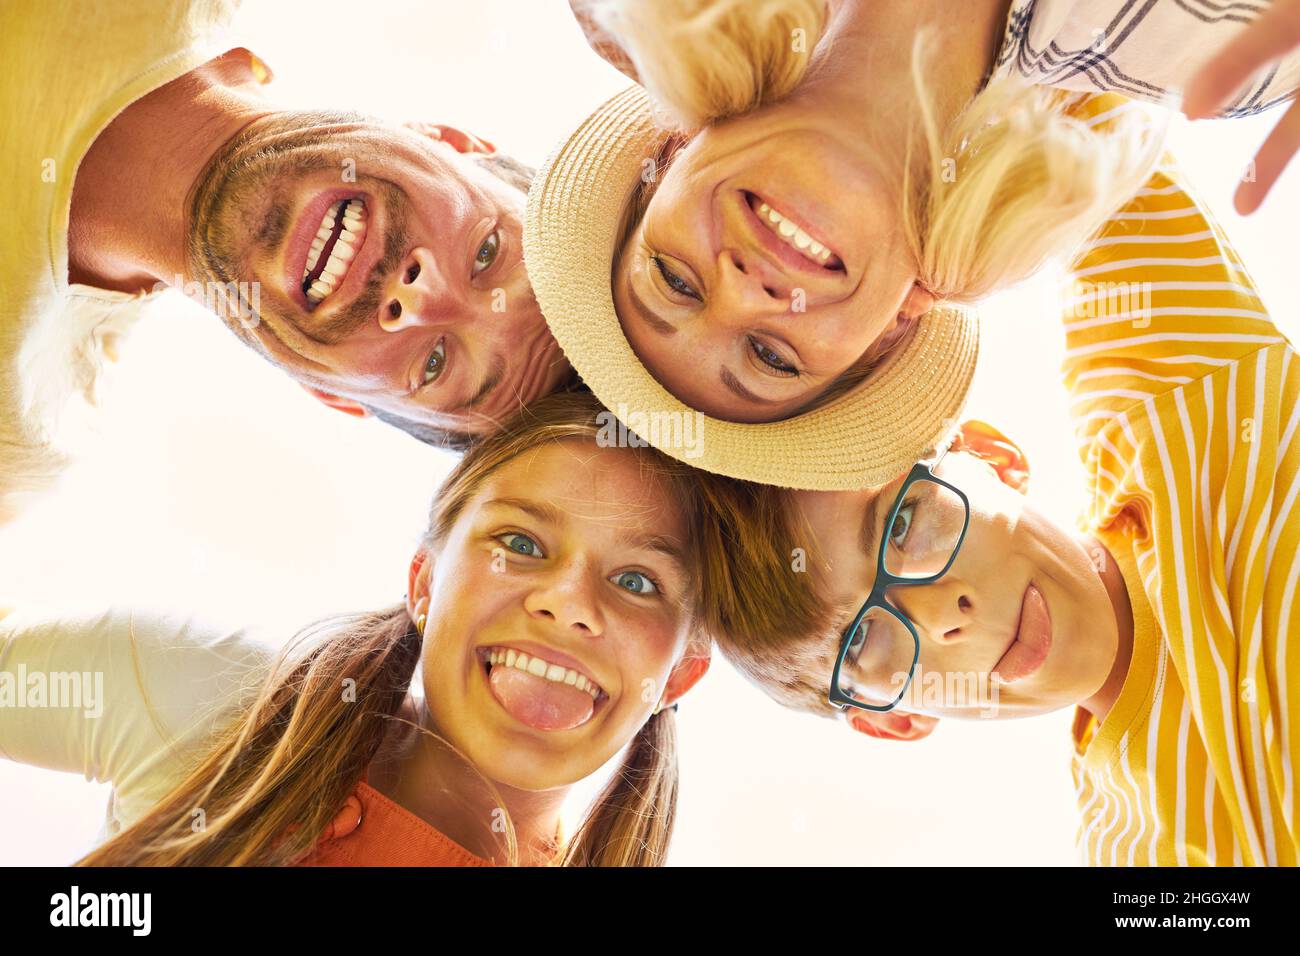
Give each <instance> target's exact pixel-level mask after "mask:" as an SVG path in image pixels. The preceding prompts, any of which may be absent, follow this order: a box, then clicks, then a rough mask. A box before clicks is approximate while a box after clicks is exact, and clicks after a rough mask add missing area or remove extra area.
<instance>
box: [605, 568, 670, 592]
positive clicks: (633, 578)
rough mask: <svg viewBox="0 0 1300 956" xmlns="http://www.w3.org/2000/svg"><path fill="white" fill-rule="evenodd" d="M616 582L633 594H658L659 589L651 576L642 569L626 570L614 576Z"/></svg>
mask: <svg viewBox="0 0 1300 956" xmlns="http://www.w3.org/2000/svg"><path fill="white" fill-rule="evenodd" d="M614 582H615V583H616V584H617V585H618V586H619V587H621V588H622V589H623V590H625V591H630V592H632V593H633V594H656V593H658V591H659V588H658V587H656V586H655V583H654V582H653V581H651V580H650V578H649V576H647V575H645V574H642V573H641V572H640V571H624V572H623V573H622V574H619V575H616V576H615V577H614Z"/></svg>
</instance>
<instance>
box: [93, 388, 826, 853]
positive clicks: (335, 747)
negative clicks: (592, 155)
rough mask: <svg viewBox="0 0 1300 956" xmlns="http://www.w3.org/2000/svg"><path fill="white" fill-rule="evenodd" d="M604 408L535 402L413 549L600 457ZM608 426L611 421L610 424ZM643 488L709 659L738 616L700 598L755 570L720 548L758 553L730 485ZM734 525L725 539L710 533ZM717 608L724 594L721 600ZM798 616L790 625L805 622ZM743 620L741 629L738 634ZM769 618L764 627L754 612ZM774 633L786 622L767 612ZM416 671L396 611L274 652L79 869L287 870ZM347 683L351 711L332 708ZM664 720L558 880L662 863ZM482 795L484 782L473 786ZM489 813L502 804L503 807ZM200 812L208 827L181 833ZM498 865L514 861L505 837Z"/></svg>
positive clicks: (631, 756)
mask: <svg viewBox="0 0 1300 956" xmlns="http://www.w3.org/2000/svg"><path fill="white" fill-rule="evenodd" d="M601 412H602V409H601V407H600V405H599V404H598V403H597V402H596V401H595V400H594V399H593V398H592V397H591V396H590V394H586V393H559V394H555V395H550V396H547V397H545V398H542V399H539V400H538V401H537V402H535V403H533V404H532V405H530V406H529V407H528V408H527V409H525V410H524V411H523V412H522V413H521V414H520V415H519V416H518V417H517V418H516V419H515V420H513V421H512V422H511V423H510V424H508V425H507V426H506V427H505V428H504V429H503V430H502V431H500V432H498V433H496V434H494V435H491V436H489V437H486V438H483V439H481V440H480V441H478V442H477V443H476V444H475V445H474V446H473V447H472V448H471V450H470V451H469V452H468V453H467V454H466V456H465V457H464V458H463V459H462V460H461V461H460V463H459V464H458V465H457V466H456V468H455V469H454V470H453V471H452V472H451V474H450V476H449V477H448V478H447V480H446V482H445V483H444V485H443V487H442V489H441V490H440V492H439V494H438V496H437V497H436V498H435V500H434V504H433V507H432V509H431V515H430V521H429V526H428V530H427V532H426V534H425V536H424V540H423V544H424V546H426V547H432V546H436V545H437V544H439V543H440V542H441V541H444V540H445V539H446V538H447V537H448V535H449V534H450V533H451V530H452V527H453V526H454V524H455V522H456V520H457V518H458V517H459V515H460V514H461V513H462V512H463V511H464V509H465V507H466V506H467V505H468V504H469V502H470V501H471V500H472V499H473V496H474V495H475V493H476V492H477V490H478V489H479V488H480V487H481V485H482V484H483V483H484V481H485V480H486V479H487V478H489V477H490V476H491V475H492V474H493V473H494V472H495V471H496V470H497V469H499V468H501V467H502V466H503V465H505V464H506V463H508V462H509V461H511V460H513V459H514V458H515V457H516V456H518V455H520V454H523V453H525V452H527V451H529V450H530V449H534V448H538V447H540V446H543V445H545V444H546V443H548V442H553V441H559V440H563V439H567V438H582V439H586V440H589V441H595V440H597V438H598V434H599V430H600V427H601V426H600V415H601ZM606 414H607V413H606ZM636 453H637V454H638V455H639V456H640V458H641V461H642V463H643V468H644V469H646V473H647V474H650V475H652V476H654V477H655V478H656V479H658V480H662V481H664V482H665V483H666V485H667V488H668V494H669V495H670V498H671V499H672V500H674V501H675V502H676V503H677V504H678V506H679V507H680V509H681V513H682V515H683V517H684V519H685V523H686V527H687V530H688V534H687V539H688V540H687V541H686V542H684V544H685V546H686V548H687V552H688V554H687V560H688V566H689V567H688V572H689V573H690V575H691V580H692V583H693V585H694V587H693V589H692V591H691V593H690V594H689V595H688V596H687V598H686V600H685V602H684V603H685V604H686V605H687V612H688V614H689V615H690V621H691V626H692V629H693V630H692V634H693V640H694V641H698V642H704V643H705V646H706V647H707V641H708V640H709V632H708V631H707V630H706V624H705V622H709V621H715V622H716V621H719V620H723V619H725V620H732V619H733V618H734V617H735V616H736V614H737V612H736V611H735V610H734V609H733V608H732V607H731V605H730V604H729V603H727V602H724V609H723V610H718V609H713V608H710V607H709V606H708V605H709V601H708V599H707V598H706V595H707V594H708V593H709V592H710V591H713V590H714V589H716V588H721V587H726V588H732V587H735V586H736V585H737V584H738V583H739V579H740V578H741V577H743V575H745V574H747V573H750V572H751V571H752V568H747V567H745V566H744V562H743V559H742V562H741V566H740V568H739V569H738V570H737V569H733V567H732V564H731V561H730V559H729V556H728V554H727V553H726V550H725V549H726V548H727V547H729V546H730V543H731V541H732V536H733V535H739V536H740V538H742V539H745V540H754V539H756V538H757V536H758V535H759V534H760V533H761V530H762V529H761V528H758V527H757V526H746V524H745V522H746V521H747V514H748V512H747V511H746V509H745V507H744V503H743V502H740V503H738V504H735V505H732V504H729V502H730V500H731V497H732V491H731V489H732V487H733V486H732V485H731V484H730V483H729V482H727V481H726V480H725V479H720V478H718V477H717V476H712V475H707V474H704V473H700V472H696V471H694V470H693V469H691V468H689V467H688V466H686V465H683V464H681V463H679V462H677V461H675V460H673V459H671V458H669V457H667V456H665V455H663V454H661V453H659V452H657V451H655V450H654V449H652V448H638V449H637V451H636ZM720 516H721V517H723V518H725V520H726V521H728V522H731V524H729V525H728V527H726V528H722V527H720V522H719V517H720ZM727 599H728V602H729V601H730V599H731V594H730V592H728V594H727ZM812 600H813V598H812V595H811V594H808V595H804V596H803V597H802V601H803V603H802V604H801V603H800V601H799V600H796V601H795V602H794V604H793V605H791V607H790V609H789V611H788V612H787V613H788V614H789V615H790V617H789V618H788V619H785V620H783V621H781V622H780V623H779V625H778V626H780V627H782V628H784V629H786V630H789V629H791V628H793V627H794V626H795V621H796V620H797V617H796V615H799V614H802V613H804V612H805V611H806V609H807V608H810V607H811V606H812ZM746 613H747V612H740V614H739V617H740V621H741V623H742V624H743V623H744V622H745V621H746V620H747V619H746V617H745V614H746ZM764 613H765V614H766V613H767V612H764ZM776 613H777V616H778V617H779V615H780V613H782V612H781V609H780V608H778V609H777V612H776ZM420 656H421V635H420V633H419V631H418V630H417V629H416V627H415V625H414V624H413V623H412V622H411V619H410V617H409V616H408V614H407V610H406V607H405V605H403V604H397V605H393V606H391V607H389V608H386V609H383V610H380V611H375V612H371V613H367V614H358V615H350V616H344V617H339V618H334V619H330V620H327V621H325V622H322V623H319V624H317V625H314V626H312V627H309V628H307V629H305V630H304V631H302V632H300V633H299V635H297V637H296V638H295V639H294V640H293V641H292V642H291V644H290V646H289V647H287V648H286V649H285V650H284V651H282V652H281V654H280V656H279V658H278V659H277V660H276V662H275V665H274V666H273V667H272V668H271V670H270V673H268V675H267V677H266V680H265V682H264V683H263V685H262V687H261V689H260V691H259V692H258V695H257V698H256V700H255V701H254V703H253V704H252V706H251V707H249V708H248V709H247V710H246V711H244V712H242V713H241V714H240V715H239V716H237V717H236V718H235V719H234V721H233V722H232V724H231V725H230V726H228V727H227V728H225V729H224V730H223V731H222V732H220V733H219V734H218V735H217V737H216V739H215V742H214V744H213V746H212V748H211V750H209V751H208V752H207V753H206V754H205V755H203V756H202V757H201V758H199V759H198V761H197V763H196V765H195V766H193V767H192V768H191V769H189V771H188V773H187V774H186V776H185V778H184V779H183V780H182V781H181V782H180V783H179V784H178V785H177V786H176V787H175V788H174V789H173V790H172V791H171V792H169V793H168V794H166V795H165V796H164V797H163V798H162V799H161V800H160V801H159V802H158V803H157V804H156V805H155V806H154V807H153V808H152V809H151V810H150V811H149V812H148V813H146V814H145V815H144V816H143V817H142V818H141V819H140V820H138V821H137V822H136V823H134V824H133V825H132V826H130V827H128V828H127V829H125V830H123V831H122V832H121V833H119V834H117V835H116V836H114V837H113V838H111V839H110V840H108V841H107V842H105V843H104V844H102V845H101V846H100V847H98V848H96V849H95V850H94V851H93V852H91V853H89V854H88V855H87V856H86V857H85V858H83V859H82V860H81V861H80V863H81V864H82V865H87V866H90V865H94V866H142V865H154V866H187V865H204V866H239V865H288V864H292V863H295V862H300V861H301V860H303V859H304V858H305V857H306V855H307V854H309V853H310V852H311V851H312V849H313V848H314V847H315V845H316V843H317V842H318V840H319V839H320V837H321V835H322V834H323V833H324V832H325V829H326V827H327V826H328V825H329V824H330V822H331V821H332V820H333V818H334V817H335V815H336V814H337V813H338V810H339V808H340V807H341V806H342V805H343V804H344V802H345V801H346V799H347V797H348V796H349V794H350V793H351V792H352V790H353V788H354V787H355V786H356V785H357V783H358V782H359V781H360V780H361V778H362V774H363V773H364V772H365V768H366V767H367V765H368V764H369V763H370V761H371V760H372V759H373V758H374V756H375V755H376V753H377V752H378V751H379V748H380V745H381V744H382V742H383V738H384V734H385V731H386V728H388V727H389V726H391V723H390V722H391V721H393V720H402V719H403V718H401V717H399V716H397V714H398V710H399V708H400V706H401V704H402V703H403V701H404V700H405V698H406V696H407V693H408V689H409V687H410V682H411V679H412V675H413V673H414V671H415V668H416V665H417V664H418V662H419V660H420ZM345 680H351V681H353V682H354V683H355V691H356V692H355V698H354V700H353V701H352V702H348V701H345V700H344V695H343V694H341V693H340V692H339V688H340V687H341V686H343V682H344V681H345ZM676 741H677V737H676V726H675V716H674V714H673V712H672V711H671V709H665V710H663V711H661V712H660V713H658V714H657V715H654V716H652V717H651V718H650V719H649V720H647V721H646V723H645V724H644V725H643V726H642V727H641V729H640V730H639V731H638V733H637V734H636V736H635V738H634V739H633V740H632V741H631V743H630V745H629V746H628V748H627V749H626V751H625V754H624V756H623V760H622V764H621V766H620V767H619V769H618V770H617V772H616V773H615V774H614V776H613V777H612V778H611V780H610V781H609V783H608V784H607V785H606V787H605V788H604V789H603V790H602V792H601V793H600V794H599V796H598V797H597V798H596V799H595V801H594V802H593V804H592V805H591V807H590V808H589V810H588V812H587V813H586V815H585V817H584V818H583V820H582V822H581V824H580V825H579V826H578V827H577V829H576V831H575V833H574V834H573V836H572V837H571V838H570V839H569V840H568V841H567V842H566V845H565V847H564V848H563V851H562V855H561V857H560V859H559V861H558V862H560V863H561V864H562V865H565V866H645V865H659V864H661V863H662V862H663V860H664V857H665V855H666V853H667V849H668V844H669V840H670V838H671V835H672V830H673V822H674V817H675V812H676V802H677V755H676ZM484 782H485V783H486V784H487V786H488V787H489V788H490V787H491V786H492V785H491V782H490V781H486V780H485V781H484ZM498 805H500V804H498ZM195 808H202V810H203V814H204V826H203V827H201V828H197V829H196V828H192V827H191V822H192V819H193V817H192V814H193V812H194V810H195ZM506 842H507V856H508V859H509V861H510V862H512V863H514V862H517V860H518V852H517V845H516V842H515V834H514V831H513V827H509V826H508V827H507V833H506Z"/></svg>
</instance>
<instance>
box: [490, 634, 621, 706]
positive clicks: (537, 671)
mask: <svg viewBox="0 0 1300 956" xmlns="http://www.w3.org/2000/svg"><path fill="white" fill-rule="evenodd" d="M488 663H489V664H493V665H496V664H504V665H505V666H506V667H515V668H518V669H519V670H521V671H527V672H528V673H529V674H532V675H533V676H534V677H545V678H546V679H547V680H549V681H554V682H555V683H557V684H568V685H569V686H570V687H576V688H578V690H585V691H586V692H587V693H588V694H590V695H591V696H592V698H593V699H594V698H597V697H599V696H600V695H601V689H600V687H599V685H597V684H594V683H592V682H591V681H589V680H587V678H586V677H585V676H584V675H582V674H579V673H578V672H577V671H575V670H573V669H571V668H568V667H561V666H560V665H559V664H552V663H551V662H550V661H544V660H542V659H541V658H540V657H529V656H528V655H527V654H525V653H523V651H517V650H515V649H514V648H513V647H494V648H492V649H491V650H489V651H488Z"/></svg>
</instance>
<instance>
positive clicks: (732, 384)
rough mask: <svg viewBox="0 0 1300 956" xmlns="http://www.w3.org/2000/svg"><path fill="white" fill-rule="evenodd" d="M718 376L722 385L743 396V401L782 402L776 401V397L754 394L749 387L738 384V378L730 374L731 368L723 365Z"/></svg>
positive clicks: (756, 402)
mask: <svg viewBox="0 0 1300 956" xmlns="http://www.w3.org/2000/svg"><path fill="white" fill-rule="evenodd" d="M719 377H720V378H721V379H722V384H723V385H725V386H727V388H729V389H731V391H732V392H734V393H735V394H736V395H738V396H740V397H741V398H743V399H744V400H745V401H747V402H753V403H754V404H755V405H780V404H782V403H781V402H779V401H777V400H776V399H773V398H763V397H761V396H759V395H755V394H754V393H753V392H751V391H750V390H749V389H747V388H746V387H745V386H744V385H742V384H740V379H738V378H736V376H734V375H732V374H731V369H729V368H725V367H724V368H723V369H722V371H721V372H720V373H719Z"/></svg>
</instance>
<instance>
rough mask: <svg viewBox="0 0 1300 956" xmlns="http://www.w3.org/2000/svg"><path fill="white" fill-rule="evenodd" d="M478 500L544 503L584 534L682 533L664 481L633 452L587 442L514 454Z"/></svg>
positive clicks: (568, 442) (581, 440)
mask: <svg viewBox="0 0 1300 956" xmlns="http://www.w3.org/2000/svg"><path fill="white" fill-rule="evenodd" d="M477 497H478V498H479V499H480V500H481V501H486V500H489V499H490V498H493V497H501V498H522V499H531V500H535V501H542V502H546V503H547V504H550V505H552V506H554V508H555V509H557V510H558V512H559V513H560V514H561V515H562V516H563V517H564V518H566V519H568V520H571V521H572V522H573V523H574V524H575V525H582V526H583V527H584V528H585V529H586V532H585V533H597V532H599V531H602V530H603V531H607V532H609V533H610V534H614V535H622V534H627V533H629V532H645V533H655V534H668V535H671V536H673V537H678V538H680V537H681V536H682V533H683V531H684V524H685V523H684V520H683V516H682V514H681V511H680V509H679V508H678V507H677V506H676V504H675V503H674V501H673V499H672V497H671V494H670V486H669V482H668V479H666V478H665V477H664V476H662V475H661V474H659V473H658V472H657V470H656V469H655V468H654V467H653V466H651V465H650V464H649V463H648V462H647V461H646V460H645V459H644V457H643V456H642V455H641V454H639V453H637V452H636V451H633V450H631V449H627V448H603V447H601V446H599V445H597V444H596V443H595V441H594V440H591V439H586V438H576V437H575V438H565V439H561V440H558V441H552V442H547V443H546V444H544V445H541V446H539V447H537V448H533V449H530V450H528V451H526V452H523V453H522V454H520V455H517V456H516V457H515V458H514V459H512V460H511V461H510V462H508V463H507V464H505V465H503V466H502V467H500V468H498V469H497V471H496V472H495V473H494V474H493V475H492V476H491V477H490V478H489V479H488V480H487V481H486V482H485V483H484V485H483V487H482V489H481V490H480V493H479V495H478V496H477Z"/></svg>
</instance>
